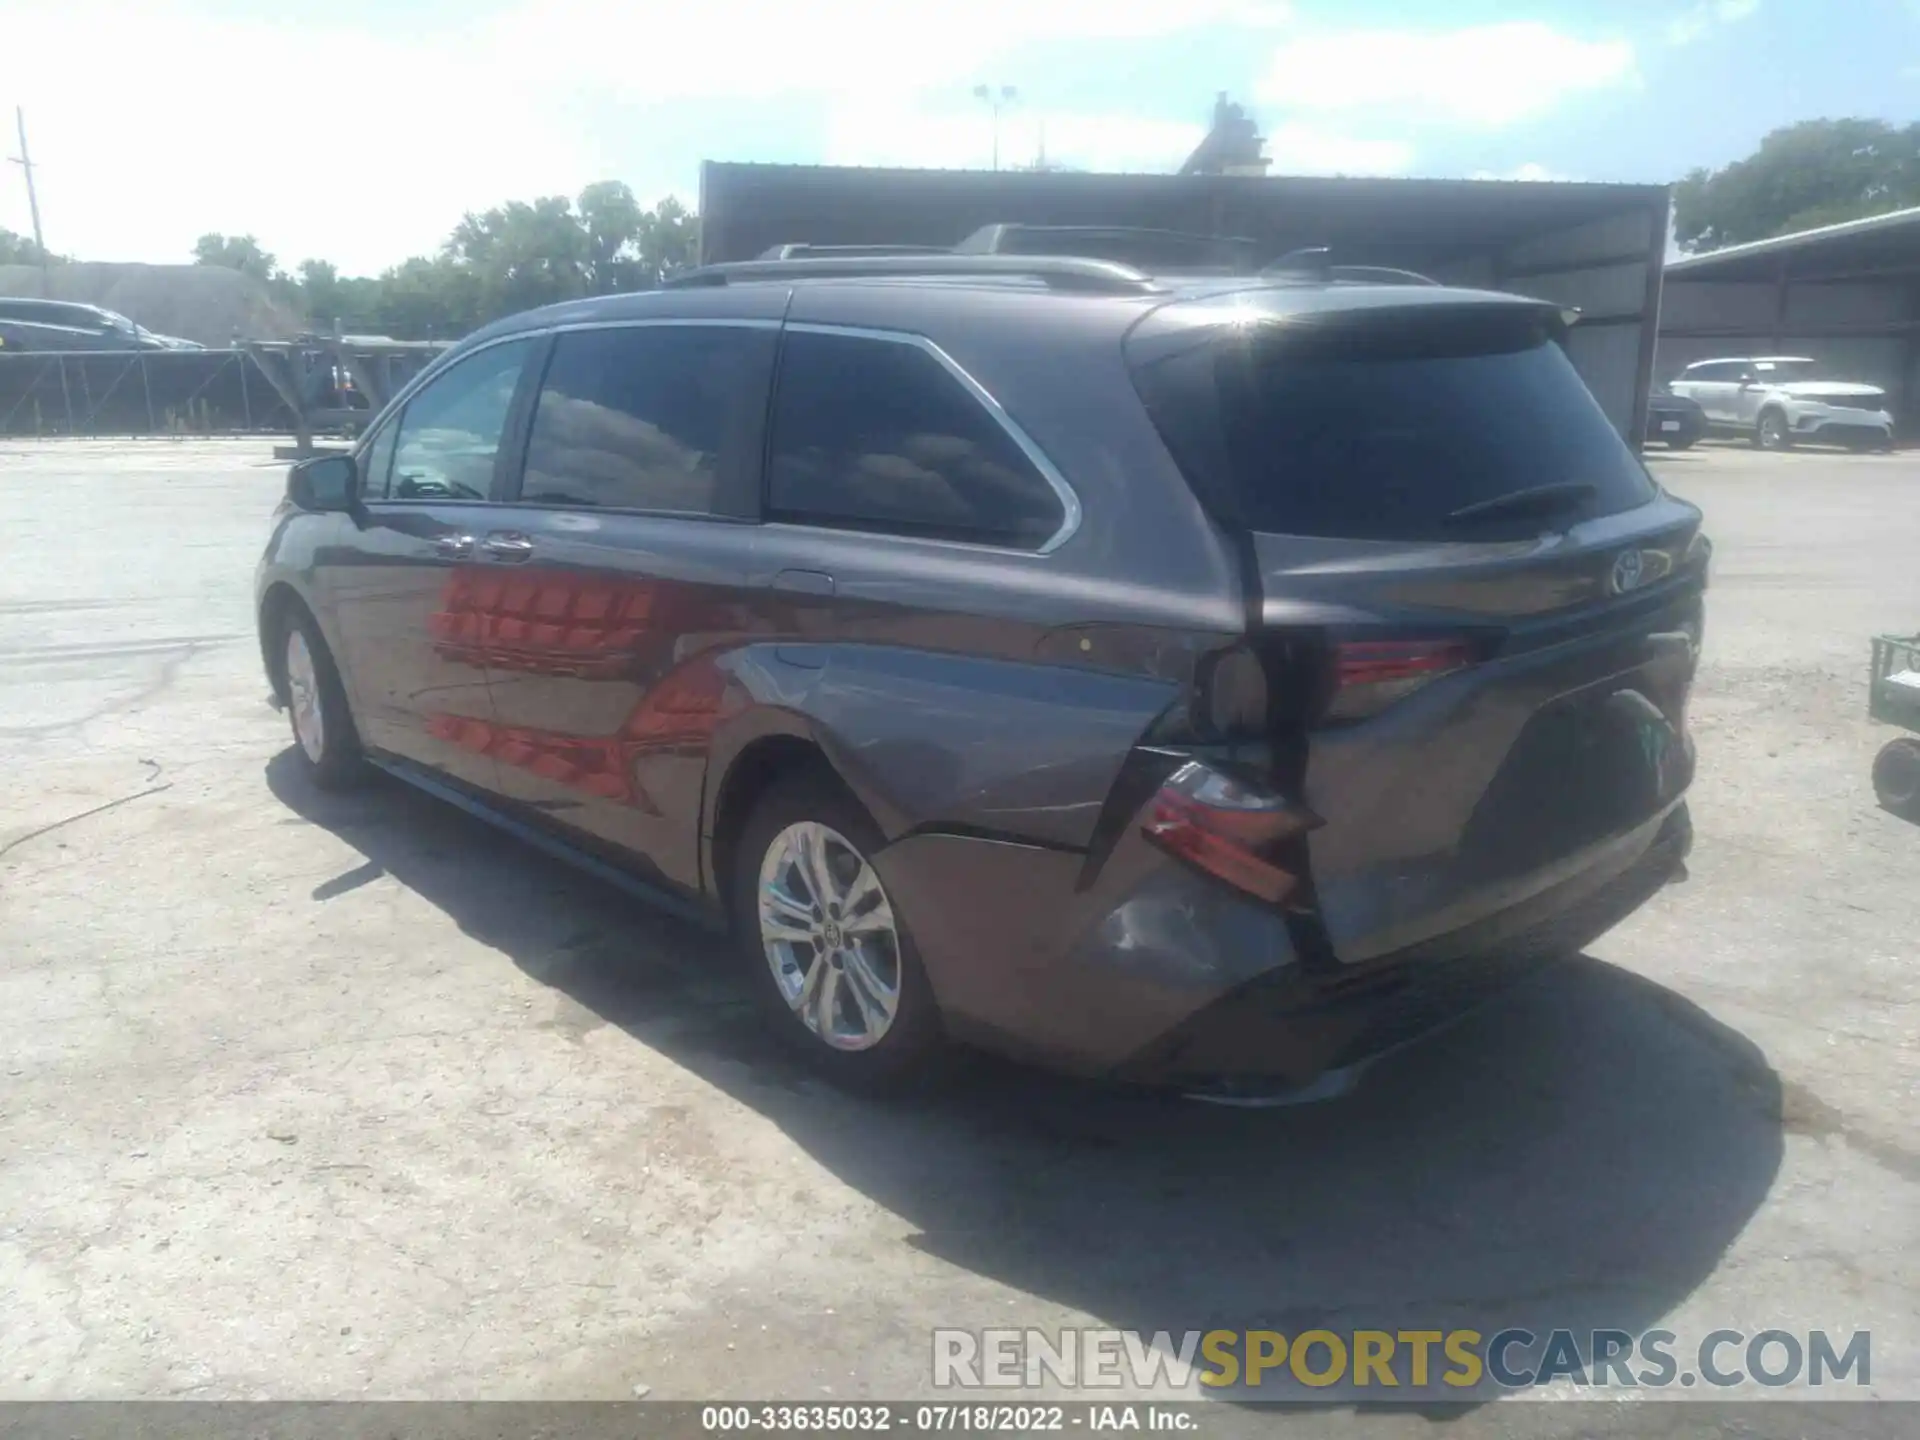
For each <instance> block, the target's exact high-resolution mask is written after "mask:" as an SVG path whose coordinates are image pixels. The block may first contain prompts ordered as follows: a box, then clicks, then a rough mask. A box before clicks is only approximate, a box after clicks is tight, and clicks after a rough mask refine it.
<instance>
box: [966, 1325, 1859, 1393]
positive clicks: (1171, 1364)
mask: <svg viewBox="0 0 1920 1440" xmlns="http://www.w3.org/2000/svg"><path fill="white" fill-rule="evenodd" d="M1872 1379H1873V1337H1872V1334H1871V1333H1870V1332H1869V1331H1865V1330H1851V1331H1833V1332H1829V1331H1825V1330H1809V1331H1804V1332H1796V1331H1789V1330H1777V1329H1775V1330H1758V1331H1745V1330H1713V1331H1709V1332H1708V1333H1707V1334H1705V1335H1703V1336H1701V1337H1699V1338H1698V1339H1697V1340H1691V1341H1684V1342H1683V1341H1682V1340H1681V1338H1680V1337H1679V1336H1678V1335H1676V1334H1675V1333H1674V1332H1673V1331H1671V1330H1648V1331H1644V1332H1642V1333H1640V1334H1638V1335H1635V1334H1633V1333H1631V1332H1629V1331H1626V1330H1583V1331H1574V1330H1550V1331H1547V1332H1545V1333H1540V1334H1536V1333H1535V1332H1533V1331H1531V1330H1524V1329H1518V1328H1514V1329H1506V1330H1497V1331H1493V1332H1491V1333H1483V1332H1481V1331H1478V1330H1348V1331H1334V1330H1303V1331H1299V1332H1297V1333H1294V1334H1285V1333H1283V1332H1281V1331H1278V1330H1208V1331H1198V1330H1189V1331H1186V1332H1184V1333H1183V1334H1181V1335H1179V1336H1178V1337H1176V1336H1174V1335H1172V1334H1170V1333H1169V1332H1167V1331H1165V1330H1160V1331H1155V1332H1154V1333H1153V1334H1151V1335H1148V1334H1146V1333H1145V1332H1142V1331H1138V1330H1099V1329H1084V1330H1075V1329H1069V1330H1059V1331H1046V1330H1018V1329H987V1330H977V1331H976V1330H936V1331H934V1332H933V1383H934V1385H935V1386H936V1387H937V1388H940V1389H953V1390H992V1389H1018V1388H1037V1387H1040V1386H1058V1387H1062V1388H1066V1389H1072V1390H1101V1389H1119V1388H1127V1389H1131V1390H1134V1391H1140V1392H1160V1393H1173V1392H1187V1393H1194V1388H1195V1387H1196V1386H1198V1387H1204V1388H1205V1389H1226V1388H1230V1387H1243V1388H1247V1389H1262V1388H1269V1389H1275V1390H1279V1389H1286V1388H1293V1387H1304V1388H1306V1389H1308V1390H1320V1389H1325V1388H1327V1387H1329V1386H1333V1385H1346V1386H1352V1387H1366V1388H1372V1389H1375V1390H1380V1391H1386V1390H1416V1391H1418V1390H1433V1391H1438V1392H1439V1393H1442V1394H1445V1393H1455V1394H1458V1393H1459V1392H1462V1391H1467V1390H1473V1389H1478V1388H1482V1387H1484V1386H1487V1385H1494V1386H1497V1387H1499V1388H1501V1389H1504V1390H1525V1389H1532V1388H1538V1387H1543V1386H1556V1387H1561V1386H1564V1387H1572V1388H1576V1389H1605V1390H1641V1389H1654V1390H1658V1389H1665V1388H1668V1387H1678V1388H1682V1389H1685V1388H1691V1387H1695V1386H1703V1385H1704V1386H1707V1387H1709V1388H1712V1389H1719V1390H1726V1389H1733V1388H1736V1387H1740V1386H1763V1387H1767V1388H1780V1387H1785V1386H1802V1387H1825V1386H1829V1385H1851V1386H1866V1385H1869V1384H1871V1383H1872Z"/></svg>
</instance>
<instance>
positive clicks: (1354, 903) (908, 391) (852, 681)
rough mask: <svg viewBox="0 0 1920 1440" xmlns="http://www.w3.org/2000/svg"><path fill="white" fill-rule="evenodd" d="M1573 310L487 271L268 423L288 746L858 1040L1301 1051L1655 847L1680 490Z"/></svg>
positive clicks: (1177, 1072)
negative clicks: (514, 285) (288, 445)
mask: <svg viewBox="0 0 1920 1440" xmlns="http://www.w3.org/2000/svg"><path fill="white" fill-rule="evenodd" d="M1567 323H1568V319H1567V317H1566V316H1565V315H1564V314H1563V313H1562V312H1561V311H1560V310H1559V309H1558V308H1557V307H1555V306H1551V305H1547V304H1544V303H1540V302H1535V301H1531V300H1526V299H1522V298H1518V297H1515V296H1512V295H1508V294H1500V293H1492V292H1479V291H1468V290H1458V289H1450V288H1446V287H1442V286H1437V285H1433V284H1431V283H1426V282H1422V281H1420V280H1419V279H1418V277H1412V276H1398V275H1394V274H1386V273H1381V272H1345V271H1341V270H1338V269H1331V268H1322V269H1319V270H1314V271H1303V272H1299V273H1295V272H1289V271H1281V272H1278V273H1268V274H1239V275H1236V274H1214V275H1208V276H1192V275H1189V276H1179V275H1158V276H1156V275H1152V274H1148V273H1144V272H1143V271H1141V270H1138V269H1134V268H1129V267H1128V266H1125V265H1122V264H1118V263H1114V262H1111V261H1104V260H1096V259H1087V258H1074V257H1070V256H1059V255H1052V256H1021V257H1016V256H1006V255H986V256H981V255H958V254H956V255H931V256H928V255H906V254H901V255H885V254H876V255H858V256H847V255H842V256H813V257H803V258H797V259H788V260H776V261H763V262H747V263H743V264H735V265H724V266H716V267H710V268H708V269H706V270H701V271H697V272H694V273H692V274H690V275H688V276H686V277H684V278H683V279H681V280H680V281H678V282H677V283H675V284H673V285H671V286H669V287H668V288H666V289H664V290H661V291H657V292H652V293H646V294H633V295H622V296H614V297H607V298H603V299H594V300H583V301H578V302H572V303H568V304H564V305H560V306H556V307H553V308H549V309H545V310H540V311H536V312H534V313H531V314H526V315H521V316H517V317H515V318H513V319H510V320H506V321H502V322H500V323H498V324H495V325H493V326H491V327H489V328H487V329H485V330H483V331H481V332H480V333H478V334H476V335H474V336H472V337H471V338H469V339H468V340H466V341H465V342H463V343H462V344H461V345H459V346H458V347H457V348H455V349H454V350H453V351H451V352H450V353H448V354H447V355H446V356H444V357H443V358H442V359H440V360H439V361H438V362H437V363H436V364H435V365H433V366H432V367H431V368H430V369H428V370H427V371H426V372H424V373H423V374H422V375H420V376H419V377H418V379H417V380H415V381H414V383H413V384H411V385H410V386H409V387H408V388H407V389H406V390H405V391H404V392H403V393H401V394H400V395H399V396H398V397H397V398H396V399H395V400H394V401H393V403H392V404H391V405H389V406H388V407H387V408H386V410H385V411H384V412H383V413H382V414H381V415H380V416H379V417H378V418H377V419H376V421H375V422H374V423H373V424H372V425H371V426H370V427H369V428H368V429H367V431H366V433H365V435H364V436H363V437H362V439H361V440H360V441H359V443H358V445H357V446H356V448H355V449H354V451H353V453H352V454H351V455H350V456H333V457H323V458H319V459H315V460H310V461H306V462H303V463H302V464H300V465H298V466H296V467H295V469H294V471H293V473H292V475H291V478H290V481H289V485H288V492H287V496H286V499H285V501H284V502H283V504H282V505H281V507H280V509H279V511H278V512H277V514H276V517H275V521H274V528H273V534H272V538H271V540H270V541H269V543H268V545H267V550H266V554H265V557H264V558H263V560H262V562H261V565H260V569H259V575H258V598H259V626H260V636H261V643H262V651H263V656H264V659H265V664H266V669H267V673H268V677H269V679H270V682H271V686H272V691H273V694H274V696H275V697H276V699H277V701H278V703H280V704H282V705H284V706H286V707H287V708H288V710H289V711H290V713H291V718H292V729H293V735H294V739H295V742H296V750H297V753H298V754H299V755H300V756H301V757H302V760H301V763H302V764H303V765H305V766H306V767H307V768H308V769H309V770H310V771H311V774H312V777H313V779H314V780H315V781H316V782H318V783H321V784H327V785H332V784H341V783H346V782H348V781H350V780H352V779H354V778H356V777H357V776H358V775H360V774H362V773H364V771H365V769H366V768H367V767H368V766H369V765H372V766H376V767H378V768H380V769H382V770H385V771H388V772H390V773H391V774H394V775H397V776H399V777H401V778H402V779H405V780H407V781H409V782H411V783H413V784H416V785H419V786H421V787H423V788H426V789H428V790H430V791H433V792H435V793H438V794H440V795H442V796H444V797H447V798H449V799H452V800H455V801H457V802H458V803H460V804H462V805H463V806H465V807H466V808H468V809H470V810H473V811H475V812H476V813H480V814H482V815H484V816H486V817H487V818H489V819H492V820H494V821H496V822H497V823H500V824H502V825H505V826H507V827H509V828H512V829H514V830H516V831H518V832H519V833H521V834H522V835H524V836H525V837H526V838H528V839H530V840H532V841H534V842H536V843H538V844H541V845H543V846H545V847H547V848H549V849H558V850H560V851H562V852H563V853H565V854H567V855H569V856H571V857H574V858H578V859H580V860H582V861H583V862H585V863H588V864H590V865H592V866H594V867H597V868H599V869H600V870H601V871H602V872H603V873H604V872H608V871H611V872H613V873H615V874H617V875H618V876H619V877H621V878H622V880H623V881H625V882H628V883H636V884H643V885H645V886H648V887H651V889H652V890H654V891H655V892H657V893H659V894H661V895H663V896H667V897H671V898H674V899H676V900H678V901H679V902H681V903H682V904H689V905H692V906H693V907H695V908H697V909H699V910H701V911H702V912H703V913H706V914H708V915H711V916H713V917H714V918H716V919H717V920H719V921H722V922H724V923H725V924H726V925H727V926H728V927H729V928H730V930H731V932H732V934H733V935H734V937H735V938H736V942H737V946H738V950H739V953H740V955H741V957H742V960H743V962H744V963H745V964H746V966H747V967H748V969H749V971H750V973H751V975H752V981H751V983H752V984H753V985H754V986H755V987H756V989H757V991H758V993H759V994H760V996H761V997H762V999H763V1000H764V1002H765V1004H766V1007H767V1009H768V1012H769V1014H770V1017H771V1018H772V1020H773V1022H774V1023H775V1025H776V1026H777V1028H778V1030H779V1031H780V1033H782V1034H784V1035H786V1036H787V1037H788V1038H789V1039H790V1040H792V1041H793V1042H795V1043H796V1044H797V1045H799V1047H800V1048H801V1049H802V1051H803V1052H805V1053H807V1054H810V1055H811V1056H813V1057H814V1058H815V1059H816V1060H817V1061H818V1062H819V1063H820V1064H821V1065H822V1066H824V1067H825V1068H826V1069H827V1070H828V1071H829V1072H830V1073H831V1074H833V1075H835V1076H836V1077H838V1078H841V1079H843V1080H848V1081H853V1082H857V1083H858V1082H866V1083H890V1082H893V1081H895V1080H897V1079H899V1078H900V1077H902V1076H904V1075H906V1074H908V1073H910V1072H914V1071H917V1070H919V1069H920V1068H921V1067H923V1066H924V1065H925V1064H926V1063H927V1062H928V1061H929V1060H930V1059H931V1058H933V1057H934V1056H935V1055H936V1054H938V1053H939V1052H940V1050H941V1048H942V1046H943V1044H944V1043H945V1042H947V1041H949V1040H958V1041H965V1042H971V1043H977V1044H984V1045H988V1046H993V1047H997V1048H1000V1049H1003V1050H1006V1051H1010V1052H1013V1053H1016V1054H1019V1055H1022V1056H1025V1057H1030V1058H1033V1059H1037V1060H1039V1061H1042V1062H1044V1063H1047V1064H1050V1065H1053V1066H1056V1067H1059V1068H1062V1069H1066V1070H1069V1071H1073V1072H1077V1073H1082V1074H1088V1075H1097V1076H1105V1077H1111V1078H1113V1079H1117V1080H1122V1081H1132V1082H1140V1083H1145V1084H1153V1085H1166V1086H1174V1087H1178V1088H1180V1089H1183V1090H1186V1091H1189V1092H1198V1093H1203V1094H1211V1095H1218V1096H1229V1097H1249V1096H1258V1095H1262V1094H1266V1093H1268V1092H1270V1091H1278V1090H1284V1089H1287V1088H1289V1087H1297V1086H1301V1085H1304V1084H1307V1083H1309V1082H1312V1081H1314V1080H1315V1079H1316V1078H1317V1077H1323V1076H1324V1075H1325V1074H1326V1073H1327V1072H1330V1071H1333V1072H1349V1071H1350V1070H1351V1069H1352V1068H1353V1067H1356V1066H1358V1065H1359V1064H1360V1063H1362V1062H1364V1061H1366V1060H1367V1059H1369V1058H1371V1057H1373V1056H1376V1055H1378V1054H1380V1053H1382V1052H1383V1051H1385V1050H1387V1049H1389V1048H1391V1047H1393V1046H1396V1045H1398V1044H1400V1043H1401V1042H1403V1041H1405V1040H1408V1039H1410V1038H1412V1037H1414V1036H1416V1035H1418V1034H1421V1033H1423V1032H1425V1031H1427V1030H1429V1029H1431V1028H1432V1027H1434V1026H1435V1025H1437V1024H1439V1023H1441V1022H1443V1021H1445V1020H1447V1019H1449V1018H1451V1017H1454V1016H1457V1015H1458V1014H1460V1013H1462V1012H1463V1011H1464V1010H1465V1009H1467V1008H1468V1007H1470V1006H1471V1005H1473V1004H1474V1003H1476V1002H1477V1001H1478V1000H1480V999H1481V998H1483V997H1485V996H1487V995H1489V994H1492V993H1494V992H1495V990H1496V989H1497V988H1498V987H1499V986H1500V985H1501V984H1502V983H1503V982H1505V981H1507V980H1509V979H1510V978H1512V977H1513V976H1515V975H1517V974H1520V973H1524V972H1526V971H1528V970H1529V969H1531V968H1532V967H1534V966H1536V965H1537V964H1538V963H1539V962H1541V961H1542V960H1545V959H1548V958H1550V957H1553V956H1557V955H1561V954H1566V953H1570V952H1573V951H1575V950H1577V949H1579V948H1580V947H1582V946H1584V945H1586V944H1587V943H1588V942H1590V941H1591V940H1593V939H1594V938H1595V937H1597V936H1598V935H1600V934H1601V933H1602V932H1604V931H1605V930H1607V929H1608V928H1609V927H1611V926H1612V925H1614V924H1615V923H1617V922H1618V921H1619V920H1620V919H1622V918H1623V917H1624V916H1626V915H1627V914H1629V913H1630V912H1631V911H1633V910H1634V909H1635V908H1636V907H1638V906H1639V905H1641V904H1642V903H1643V902H1644V901H1645V900H1646V899H1647V898H1648V897H1649V896H1651V895H1652V894H1653V893H1654V892H1655V891H1657V890H1658V889H1659V888H1660V887H1661V886H1662V885H1663V884H1665V883H1666V882H1667V881H1669V880H1670V879H1673V878H1675V877H1676V876H1678V875H1680V874H1682V873H1683V864H1684V860H1685V856H1686V854H1687V850H1688V847H1689V845H1690V842H1691V830H1690V826H1689V822H1688V817H1687V809H1686V803H1685V798H1684V797H1685V794H1686V790H1687V787H1688V784H1689V782H1690V780H1691V778H1692V774H1693V747H1692V742H1691V741H1690V739H1689V738H1688V734H1687V715H1686V707H1687V697H1688V692H1689V689H1690V687H1691V684H1692V680H1693V676H1694V671H1695V667H1696V662H1697V657H1698V654H1699V645H1700V636H1701V624H1702V595H1703V592H1704V590H1705V587H1706V583H1707V562H1708V557H1709V546H1708V544H1707V542H1706V540H1705V538H1704V537H1703V535H1702V534H1701V531H1700V519H1701V517H1700V514H1699V512H1698V511H1697V510H1695V509H1694V508H1693V507H1692V506H1690V505H1687V504H1685V503H1683V502H1681V501H1679V500H1676V499H1674V498H1673V497H1671V496H1669V495H1668V494H1666V493H1665V492H1664V491H1662V489H1661V488H1660V487H1659V486H1658V485H1657V484H1655V483H1654V481H1653V480H1652V479H1651V478H1650V477H1649V475H1648V473H1647V471H1646V469H1645V467H1644V466H1643V465H1642V464H1641V463H1640V461H1639V459H1638V458H1637V456H1636V455H1635V453H1634V451H1633V450H1632V449H1631V448H1630V447H1629V446H1628V445H1627V444H1626V443H1625V442H1623V440H1622V438H1621V437H1620V435H1619V434H1618V433H1617V432H1616V431H1615V429H1614V428H1613V426H1612V425H1611V424H1610V423H1609V422H1608V420H1607V419H1606V417H1605V416H1604V414H1603V413H1602V412H1601V410H1600V408H1599V406H1598V405H1597V404H1596V403H1595V401H1594V400H1593V398H1592V397H1591V395H1590V394H1589V393H1588V391H1587V390H1586V388H1585V386H1584V385H1583V384H1582V383H1581V381H1580V379H1579V378H1578V376H1577V375H1576V374H1575V372H1574V370H1573V368H1572V366H1571V364H1570V362H1569V361H1568V359H1567V357H1566V355H1565V353H1564V352H1563V350H1562V347H1561V345H1560V343H1559V342H1560V340H1561V338H1562V335H1563V332H1564V327H1565V325H1566V324H1567Z"/></svg>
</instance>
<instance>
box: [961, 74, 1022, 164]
mask: <svg viewBox="0 0 1920 1440" xmlns="http://www.w3.org/2000/svg"><path fill="white" fill-rule="evenodd" d="M973 98H974V99H976V100H982V101H985V102H986V104H987V105H988V106H990V107H991V108H992V110H993V168H994V169H996V170H998V169H999V168H1000V110H1001V107H1003V106H1006V105H1011V104H1012V103H1013V102H1014V101H1015V100H1018V99H1019V98H1020V92H1019V91H1018V90H1016V89H1014V88H1013V86H1011V85H1002V86H1000V87H999V89H997V90H996V89H994V87H992V86H991V85H976V86H974V87H973Z"/></svg>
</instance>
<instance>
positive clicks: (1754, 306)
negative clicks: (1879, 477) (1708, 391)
mask: <svg viewBox="0 0 1920 1440" xmlns="http://www.w3.org/2000/svg"><path fill="white" fill-rule="evenodd" d="M1917 331H1920V208H1916V209H1912V210H1896V211H1894V212H1892V213H1891V214H1888V215H1875V216H1873V217H1871V218H1870V219H1866V220H1849V221H1846V222H1844V223H1842V224H1839V225H1825V226H1822V227H1820V228H1819V229H1817V230H1803V231H1800V232H1799V233H1798V234H1794V235H1781V236H1778V237H1777V238H1775V239H1772V240H1756V241H1754V242H1752V243H1751V244H1747V245H1732V246H1729V247H1727V248H1726V249H1724V250H1714V251H1710V252H1708V253H1707V254H1704V255H1690V256H1688V257H1687V258H1686V259H1683V260H1675V261H1672V262H1671V263H1669V264H1668V266H1667V286H1666V297H1665V299H1664V301H1663V302H1662V307H1661V312H1660V348H1659V354H1658V357H1657V360H1656V362H1655V377H1656V378H1657V379H1658V380H1661V381H1665V380H1670V379H1672V378H1673V376H1674V375H1675V374H1677V373H1678V372H1679V371H1680V370H1681V368H1682V367H1684V366H1686V365H1687V364H1689V363H1691V362H1692V361H1695V360H1706V359H1712V358H1715V357H1720V356H1725V357H1744V356H1748V355H1806V356H1809V357H1811V358H1813V359H1815V360H1821V361H1825V362H1826V363H1827V364H1828V365H1829V366H1830V367H1831V368H1832V370H1833V371H1835V372H1836V373H1840V374H1844V375H1845V377H1846V378H1847V379H1850V380H1851V379H1858V380H1861V381H1864V382H1866V383H1868V384H1873V385H1879V386H1881V387H1883V388H1884V389H1885V390H1886V392H1887V394H1888V395H1889V396H1891V397H1892V401H1893V404H1892V409H1893V413H1894V420H1895V423H1896V424H1897V425H1898V426H1899V429H1900V431H1901V433H1902V434H1903V435H1906V436H1912V435H1915V434H1920V423H1916V422H1920V353H1917V352H1916V348H1915V335H1916V332H1917Z"/></svg>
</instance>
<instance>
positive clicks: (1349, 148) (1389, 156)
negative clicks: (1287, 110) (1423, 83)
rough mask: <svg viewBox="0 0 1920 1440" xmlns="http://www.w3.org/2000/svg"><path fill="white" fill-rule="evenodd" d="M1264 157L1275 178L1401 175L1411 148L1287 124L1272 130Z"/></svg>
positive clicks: (1408, 165) (1397, 142) (1399, 142)
mask: <svg viewBox="0 0 1920 1440" xmlns="http://www.w3.org/2000/svg"><path fill="white" fill-rule="evenodd" d="M1267 156H1268V158H1269V159H1271V160H1272V161H1273V165H1272V173H1273V174H1275V175H1404V174H1406V173H1407V171H1409V170H1411V169H1412V168H1413V146H1412V145H1411V144H1410V143H1409V142H1407V141H1405V140H1382V139H1368V138H1365V137H1363V136H1357V135H1347V134H1343V133H1341V132H1339V131H1336V130H1324V129H1321V128H1319V127H1318V126H1314V125H1301V124H1294V123H1291V122H1289V123H1285V124H1281V125H1276V126H1274V127H1273V132H1272V133H1271V134H1270V135H1268V137H1267Z"/></svg>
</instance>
